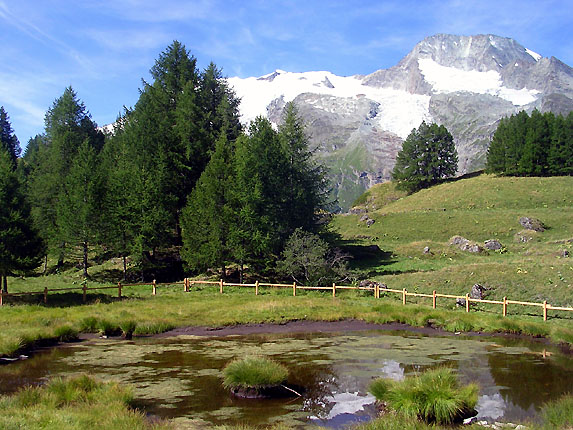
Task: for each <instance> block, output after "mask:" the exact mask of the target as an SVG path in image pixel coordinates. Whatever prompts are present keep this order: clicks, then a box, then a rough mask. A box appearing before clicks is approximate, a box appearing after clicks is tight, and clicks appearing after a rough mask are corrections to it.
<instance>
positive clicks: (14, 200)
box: [0, 149, 45, 293]
mask: <svg viewBox="0 0 573 430" xmlns="http://www.w3.org/2000/svg"><path fill="white" fill-rule="evenodd" d="M0 202H2V204H0V226H2V228H0V281H1V283H2V291H3V292H4V293H7V292H8V275H10V274H12V273H13V272H16V271H21V270H30V269H33V268H35V267H37V266H39V265H40V263H41V259H42V257H43V256H44V254H45V246H44V242H43V241H42V239H41V238H40V236H39V234H38V232H37V231H36V229H35V228H34V227H33V222H32V218H31V216H30V207H29V205H28V202H27V201H26V199H25V194H24V193H23V191H22V186H21V183H20V181H19V179H18V176H17V174H16V172H15V171H14V166H13V162H12V157H11V154H10V153H9V152H8V151H7V150H5V149H0Z"/></svg>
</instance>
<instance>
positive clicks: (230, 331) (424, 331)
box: [151, 319, 573, 355]
mask: <svg viewBox="0 0 573 430" xmlns="http://www.w3.org/2000/svg"><path fill="white" fill-rule="evenodd" d="M365 330H383V331H405V332H409V333H417V334H421V335H426V336H443V337H450V336H463V337H500V338H504V339H524V340H528V341H531V342H538V343H542V344H545V345H553V346H556V347H558V348H559V349H561V351H562V352H563V353H565V354H569V355H573V349H572V348H571V346H569V345H567V344H558V343H555V342H552V341H551V340H550V339H548V338H545V337H536V336H531V335H524V334H514V333H503V332H494V333H491V332H474V331H470V332H456V333H453V332H450V331H446V330H443V329H441V328H437V327H414V326H411V325H408V324H402V323H385V324H378V323H370V322H366V321H362V320H355V319H349V320H339V321H312V320H294V321H286V322H283V323H259V324H237V325H231V326H223V327H207V326H188V327H179V328H176V329H173V330H170V331H167V332H164V333H160V334H156V335H153V336H151V337H153V338H166V337H176V336H202V337H219V336H221V337H223V336H245V335H250V334H275V333H277V334H281V333H285V334H287V333H290V334H296V333H335V332H349V331H365Z"/></svg>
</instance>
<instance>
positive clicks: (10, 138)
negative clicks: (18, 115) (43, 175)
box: [0, 106, 22, 168]
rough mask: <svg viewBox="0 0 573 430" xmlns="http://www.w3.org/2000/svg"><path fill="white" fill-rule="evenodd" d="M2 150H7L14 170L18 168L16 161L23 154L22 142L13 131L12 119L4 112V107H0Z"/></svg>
mask: <svg viewBox="0 0 573 430" xmlns="http://www.w3.org/2000/svg"><path fill="white" fill-rule="evenodd" d="M0 150H5V151H6V152H8V154H9V155H10V160H11V161H12V164H13V166H14V168H15V167H16V160H17V159H18V157H19V156H20V153H21V152H22V150H21V148H20V142H19V141H18V138H17V137H16V135H15V134H14V130H12V125H11V124H10V117H9V116H8V114H7V113H6V111H5V110H4V106H0Z"/></svg>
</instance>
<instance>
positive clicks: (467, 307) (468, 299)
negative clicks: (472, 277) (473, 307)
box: [466, 294, 470, 312]
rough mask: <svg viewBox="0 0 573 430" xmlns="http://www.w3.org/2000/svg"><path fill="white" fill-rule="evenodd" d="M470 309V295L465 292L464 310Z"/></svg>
mask: <svg viewBox="0 0 573 430" xmlns="http://www.w3.org/2000/svg"><path fill="white" fill-rule="evenodd" d="M469 311H470V296H469V294H466V312H469Z"/></svg>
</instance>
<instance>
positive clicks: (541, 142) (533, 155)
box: [518, 109, 551, 176]
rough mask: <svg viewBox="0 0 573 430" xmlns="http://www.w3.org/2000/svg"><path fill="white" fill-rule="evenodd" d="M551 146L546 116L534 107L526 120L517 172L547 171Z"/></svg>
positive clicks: (528, 173) (538, 174)
mask: <svg viewBox="0 0 573 430" xmlns="http://www.w3.org/2000/svg"><path fill="white" fill-rule="evenodd" d="M550 146H551V130H550V124H549V121H548V116H546V115H543V114H541V113H540V112H539V111H538V110H537V109H535V110H534V111H533V112H532V113H531V116H530V117H529V119H528V121H527V128H526V133H525V141H524V143H523V147H522V148H523V149H522V154H521V158H520V160H519V169H518V173H519V174H520V175H533V176H541V175H545V174H546V173H547V172H548V170H549V169H548V165H547V155H548V152H549V148H550Z"/></svg>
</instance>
